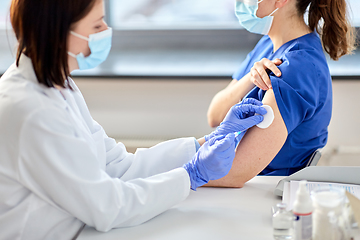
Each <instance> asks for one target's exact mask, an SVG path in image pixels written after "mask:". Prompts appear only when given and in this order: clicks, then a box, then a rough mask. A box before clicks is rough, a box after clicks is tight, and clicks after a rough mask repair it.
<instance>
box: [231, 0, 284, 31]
mask: <svg viewBox="0 0 360 240" xmlns="http://www.w3.org/2000/svg"><path fill="white" fill-rule="evenodd" d="M262 1H263V0H261V1H259V2H258V0H236V5H235V14H236V17H237V18H238V19H239V22H240V24H241V26H243V27H244V28H245V29H246V30H248V31H249V32H252V33H257V34H263V35H267V34H268V33H269V31H270V28H271V24H272V22H273V19H274V17H273V16H272V15H273V14H274V13H275V12H276V11H277V10H278V8H277V9H275V10H274V11H273V12H272V13H271V14H270V15H269V16H266V17H263V18H259V17H257V16H256V12H257V10H258V4H259V3H261V2H262Z"/></svg>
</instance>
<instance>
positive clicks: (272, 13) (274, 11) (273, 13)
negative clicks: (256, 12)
mask: <svg viewBox="0 0 360 240" xmlns="http://www.w3.org/2000/svg"><path fill="white" fill-rule="evenodd" d="M277 10H279V9H278V8H277V9H275V10H274V11H273V12H272V13H270V15H269V16H272V15H273V14H274V13H276V11H277Z"/></svg>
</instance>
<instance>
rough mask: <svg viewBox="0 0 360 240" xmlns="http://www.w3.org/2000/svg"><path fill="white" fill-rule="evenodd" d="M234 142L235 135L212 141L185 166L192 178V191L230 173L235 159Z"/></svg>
mask: <svg viewBox="0 0 360 240" xmlns="http://www.w3.org/2000/svg"><path fill="white" fill-rule="evenodd" d="M234 140H235V134H234V133H230V134H228V135H226V136H217V137H214V138H212V139H210V140H209V141H207V142H205V143H204V144H203V145H202V146H201V147H200V149H199V151H197V152H196V154H195V155H194V157H193V159H192V160H191V161H190V162H188V163H186V164H185V165H184V166H183V167H184V168H185V169H186V171H187V172H188V174H189V176H190V182H191V189H192V190H196V188H198V187H200V186H202V185H204V184H206V183H208V182H209V180H216V179H219V178H222V177H224V176H226V175H227V174H228V173H229V171H230V169H231V166H232V162H233V160H234V157H235V141H234Z"/></svg>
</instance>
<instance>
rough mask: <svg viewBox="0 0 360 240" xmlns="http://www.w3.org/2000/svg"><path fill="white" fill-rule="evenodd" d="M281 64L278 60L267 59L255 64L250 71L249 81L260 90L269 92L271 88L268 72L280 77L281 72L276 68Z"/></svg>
mask: <svg viewBox="0 0 360 240" xmlns="http://www.w3.org/2000/svg"><path fill="white" fill-rule="evenodd" d="M281 63H282V61H281V60H280V59H278V58H277V59H275V60H273V61H270V60H269V59H267V58H263V59H261V60H260V61H259V62H256V63H255V64H254V66H253V67H252V68H251V70H250V81H251V82H252V83H254V84H255V85H256V86H258V87H259V88H261V89H262V90H265V91H266V90H269V89H271V88H272V86H271V81H270V78H269V75H268V71H271V72H273V73H274V74H275V75H276V76H277V77H280V76H281V72H280V70H279V68H277V66H279V65H280V64H281Z"/></svg>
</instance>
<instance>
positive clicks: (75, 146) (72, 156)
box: [18, 108, 190, 231]
mask: <svg viewBox="0 0 360 240" xmlns="http://www.w3.org/2000/svg"><path fill="white" fill-rule="evenodd" d="M77 131H78V129H75V128H74V125H73V124H72V122H71V121H70V120H69V119H68V118H67V115H66V114H65V113H63V112H62V111H59V110H57V109H52V108H43V109H41V110H38V111H37V112H35V113H33V114H32V115H31V116H29V117H28V118H27V119H26V121H25V123H24V124H23V126H22V129H21V135H20V143H19V163H18V181H19V182H20V183H21V184H23V185H24V186H25V187H26V188H27V189H29V191H31V192H33V193H34V194H35V196H37V197H38V198H41V199H42V200H43V201H45V202H48V203H50V204H51V205H53V206H54V207H55V208H59V209H63V210H64V211H66V212H68V213H69V214H70V215H72V216H74V217H75V218H78V219H79V220H81V221H83V222H84V223H86V224H87V225H89V226H93V227H95V228H96V229H97V230H99V231H108V230H110V229H111V228H116V227H123V226H134V225H137V224H140V223H143V222H145V221H147V220H149V219H151V218H152V217H154V216H156V215H158V214H160V213H162V212H163V211H165V210H167V209H169V208H170V207H172V206H174V205H175V204H177V203H179V202H181V201H183V200H184V199H185V198H186V197H187V196H188V194H189V192H190V180H189V176H188V173H187V172H186V170H185V169H183V168H178V169H174V170H172V171H170V172H166V173H163V174H158V175H155V176H152V177H150V178H144V179H133V180H131V181H128V182H125V181H122V180H120V179H118V178H111V177H110V176H109V175H108V174H107V173H106V172H105V171H103V170H102V169H101V168H100V165H99V162H98V159H97V158H96V154H94V152H93V151H92V149H90V147H89V144H88V143H87V142H86V141H85V140H84V139H82V138H80V137H78V136H79V134H78V132H77Z"/></svg>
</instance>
